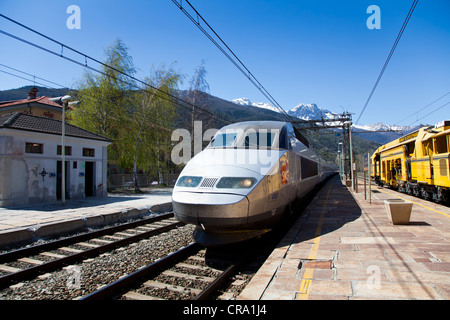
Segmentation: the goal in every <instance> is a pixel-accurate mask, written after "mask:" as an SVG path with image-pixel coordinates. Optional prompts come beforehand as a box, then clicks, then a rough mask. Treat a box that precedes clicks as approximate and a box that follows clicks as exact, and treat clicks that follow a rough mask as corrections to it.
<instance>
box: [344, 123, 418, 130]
mask: <svg viewBox="0 0 450 320" xmlns="http://www.w3.org/2000/svg"><path fill="white" fill-rule="evenodd" d="M353 128H356V129H360V130H365V131H400V132H407V131H410V130H413V129H415V128H416V127H410V126H398V125H389V124H384V123H382V122H378V123H375V124H353Z"/></svg>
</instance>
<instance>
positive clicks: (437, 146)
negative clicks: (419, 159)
mask: <svg viewBox="0 0 450 320" xmlns="http://www.w3.org/2000/svg"><path fill="white" fill-rule="evenodd" d="M434 150H435V152H436V153H447V152H448V145H447V137H446V136H440V137H437V138H435V139H434Z"/></svg>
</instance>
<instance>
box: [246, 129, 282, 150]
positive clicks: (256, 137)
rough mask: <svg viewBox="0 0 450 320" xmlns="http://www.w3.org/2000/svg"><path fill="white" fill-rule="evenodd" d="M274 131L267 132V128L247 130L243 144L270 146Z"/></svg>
mask: <svg viewBox="0 0 450 320" xmlns="http://www.w3.org/2000/svg"><path fill="white" fill-rule="evenodd" d="M274 139H275V133H273V132H267V130H261V131H258V132H256V131H253V132H247V133H246V135H245V138H244V146H245V147H246V148H248V147H250V148H251V147H266V148H267V147H271V146H272V144H273V140H274Z"/></svg>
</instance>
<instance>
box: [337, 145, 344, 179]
mask: <svg viewBox="0 0 450 320" xmlns="http://www.w3.org/2000/svg"><path fill="white" fill-rule="evenodd" d="M338 153H339V176H340V178H341V180H344V165H343V158H344V157H343V156H344V155H343V153H344V143H342V142H339V143H338Z"/></svg>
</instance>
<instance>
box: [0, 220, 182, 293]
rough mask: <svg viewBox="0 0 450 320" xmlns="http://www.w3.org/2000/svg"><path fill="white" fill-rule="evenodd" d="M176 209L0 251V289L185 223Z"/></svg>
mask: <svg viewBox="0 0 450 320" xmlns="http://www.w3.org/2000/svg"><path fill="white" fill-rule="evenodd" d="M182 225H183V223H180V222H177V221H175V220H174V219H173V213H167V214H162V215H158V216H156V217H152V218H147V219H143V220H139V221H135V222H129V223H125V224H122V225H118V226H114V227H109V228H105V229H102V230H98V231H92V232H88V233H85V234H81V235H76V236H72V237H68V238H64V239H61V240H57V241H53V242H48V243H45V244H41V245H36V246H31V247H27V248H23V249H19V250H14V251H10V252H6V253H3V254H1V255H0V289H4V288H6V287H8V286H10V285H13V284H16V283H18V282H21V281H24V280H29V279H33V278H35V277H37V276H39V275H41V274H44V273H47V272H50V271H54V270H58V269H61V268H62V267H64V266H67V265H70V264H75V263H78V262H81V261H83V260H84V259H87V258H91V257H95V256H98V255H100V254H102V253H104V252H107V251H111V250H114V249H116V248H119V247H123V246H126V245H128V244H130V243H134V242H137V241H140V240H142V239H146V238H148V237H151V236H154V235H156V234H160V233H162V232H167V231H169V230H171V229H174V228H177V227H179V226H182Z"/></svg>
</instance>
